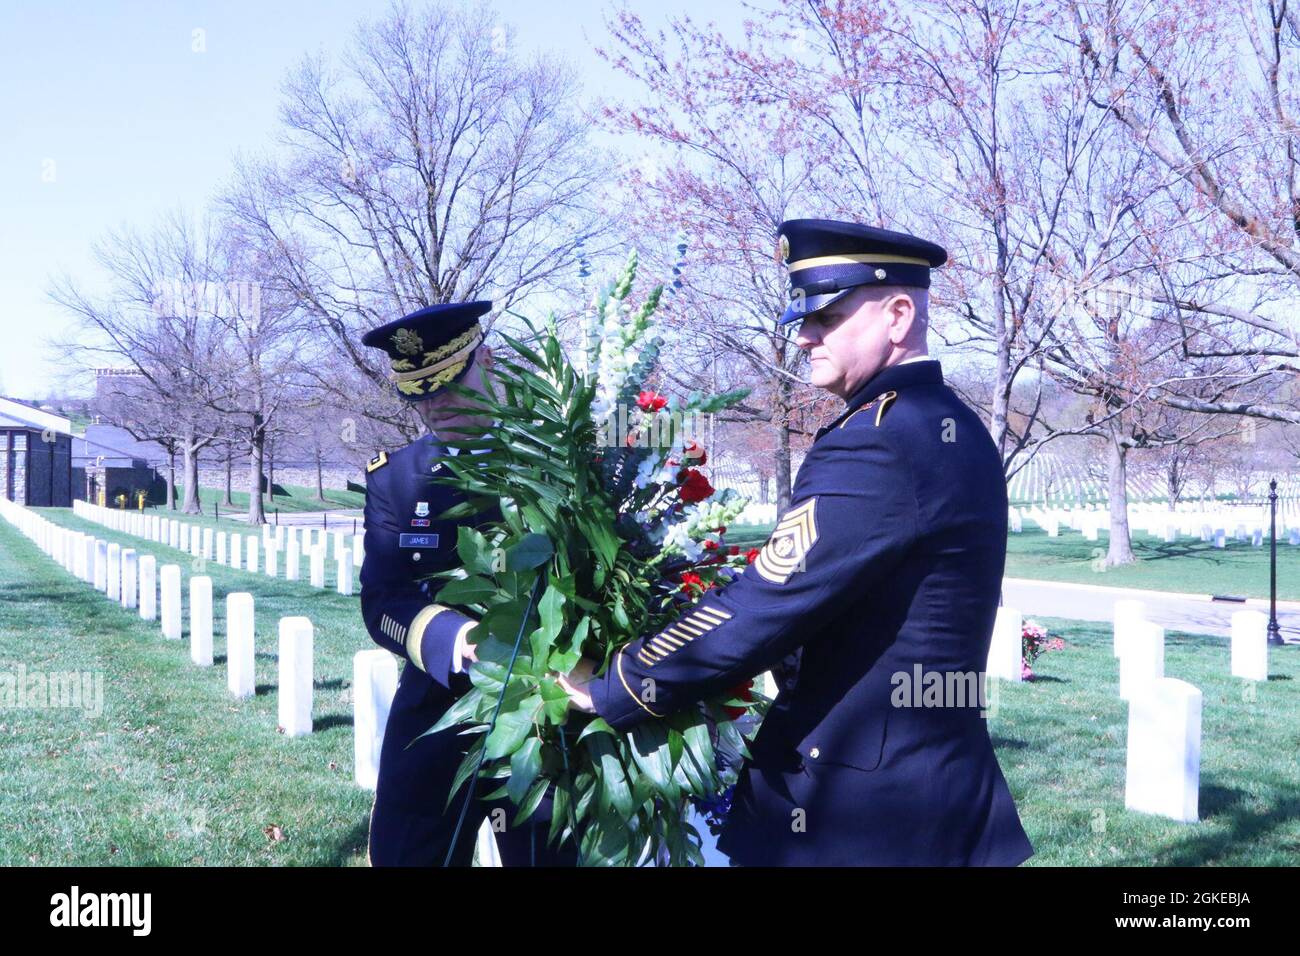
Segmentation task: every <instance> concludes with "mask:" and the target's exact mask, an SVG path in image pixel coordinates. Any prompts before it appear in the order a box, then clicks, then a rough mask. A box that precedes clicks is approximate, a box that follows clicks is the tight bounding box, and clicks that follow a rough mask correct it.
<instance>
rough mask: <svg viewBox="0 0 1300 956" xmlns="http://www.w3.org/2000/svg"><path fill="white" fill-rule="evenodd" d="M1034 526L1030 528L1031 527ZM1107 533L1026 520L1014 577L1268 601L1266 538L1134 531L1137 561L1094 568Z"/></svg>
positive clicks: (753, 537) (1011, 546) (1285, 549)
mask: <svg viewBox="0 0 1300 956" xmlns="http://www.w3.org/2000/svg"><path fill="white" fill-rule="evenodd" d="M1031 527H1032V528H1033V530H1030V529H1031ZM772 528H773V525H770V524H769V525H733V526H732V527H730V528H728V529H727V543H728V544H736V545H740V547H741V549H742V550H743V549H745V548H750V547H762V545H763V542H764V541H766V540H767V536H768V535H769V534H771V533H772ZM1106 539H1107V534H1106V532H1105V531H1103V532H1102V534H1101V538H1100V540H1098V541H1088V540H1087V539H1085V538H1084V536H1083V534H1082V533H1081V532H1079V531H1062V532H1061V534H1060V536H1059V537H1056V538H1049V537H1048V536H1047V532H1046V531H1043V530H1041V529H1039V528H1037V527H1033V525H1032V524H1031V523H1030V522H1025V530H1024V531H1023V532H1022V533H1020V534H1009V535H1007V569H1006V576H1007V577H1009V578H1032V579H1034V580H1040V581H1063V582H1068V583H1073V584H1096V585H1100V586H1103V587H1115V588H1141V589H1143V590H1148V591H1173V592H1182V593H1186V594H1224V595H1229V594H1230V595H1235V596H1238V597H1251V598H1264V599H1266V600H1267V598H1268V542H1267V540H1265V543H1264V546H1263V547H1262V548H1255V547H1252V546H1251V545H1250V543H1249V542H1241V541H1233V540H1232V539H1229V540H1228V546H1227V547H1226V548H1216V547H1214V545H1213V544H1212V543H1209V544H1207V543H1205V542H1203V541H1201V540H1200V539H1199V538H1188V537H1181V538H1179V540H1178V543H1177V544H1165V543H1164V542H1163V541H1161V540H1159V539H1157V538H1153V537H1151V536H1150V535H1147V534H1146V533H1144V532H1141V531H1139V532H1136V533H1135V534H1134V535H1133V554H1134V556H1135V557H1136V558H1137V559H1138V560H1137V563H1136V564H1131V565H1126V566H1124V567H1118V568H1111V569H1109V570H1107V571H1099V570H1096V569H1095V568H1094V567H1093V564H1094V562H1095V561H1096V559H1097V557H1098V556H1104V555H1105V553H1106ZM1277 596H1278V600H1280V601H1300V548H1297V547H1293V546H1292V545H1289V544H1287V543H1286V539H1285V538H1282V539H1280V540H1279V541H1278V546H1277Z"/></svg>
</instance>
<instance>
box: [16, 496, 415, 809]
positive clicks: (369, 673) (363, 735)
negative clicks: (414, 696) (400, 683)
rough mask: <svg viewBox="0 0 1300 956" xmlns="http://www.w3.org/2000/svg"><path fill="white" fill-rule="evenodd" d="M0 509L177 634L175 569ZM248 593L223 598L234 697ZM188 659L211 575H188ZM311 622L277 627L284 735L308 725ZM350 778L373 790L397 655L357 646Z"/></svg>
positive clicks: (196, 642)
mask: <svg viewBox="0 0 1300 956" xmlns="http://www.w3.org/2000/svg"><path fill="white" fill-rule="evenodd" d="M0 514H2V515H3V516H4V518H5V519H6V520H7V521H9V522H10V523H11V524H13V525H14V526H15V527H17V528H18V529H19V531H21V532H22V533H23V534H24V535H26V536H27V537H28V538H30V539H31V540H32V541H34V542H35V543H36V544H37V546H38V547H39V548H40V549H41V550H42V551H44V552H45V553H46V554H47V555H49V556H50V557H51V558H53V559H54V560H55V561H56V562H58V563H59V564H61V565H62V566H63V567H64V568H65V569H66V570H67V571H69V572H70V573H71V574H73V575H74V576H75V577H77V578H78V579H79V580H81V581H84V582H86V583H87V584H89V585H91V586H92V587H94V588H95V590H96V591H99V592H100V593H102V594H103V595H104V596H105V597H106V598H108V599H109V600H111V601H114V602H116V603H119V604H120V605H121V606H122V607H123V608H125V609H133V610H135V611H136V612H137V613H138V615H139V616H140V617H141V618H142V619H144V620H146V621H153V620H158V621H159V628H160V631H161V633H162V636H163V637H164V638H165V639H167V640H177V641H178V640H180V639H181V637H182V627H181V623H182V613H183V608H182V603H181V569H180V566H179V565H175V564H165V565H163V566H162V567H158V566H157V561H156V559H155V558H154V556H153V555H151V554H138V553H137V552H136V551H135V550H134V549H132V548H122V547H121V546H120V545H118V544H115V543H111V542H106V541H103V540H100V539H96V538H94V537H92V536H91V535H87V534H84V533H83V532H80V531H74V530H72V529H70V528H65V527H63V526H62V525H58V524H55V523H54V522H52V521H49V520H48V519H46V518H45V517H43V516H41V515H38V514H36V513H35V512H33V511H31V510H30V509H28V508H26V507H24V506H22V505H17V504H15V503H13V502H11V501H8V500H7V499H4V498H0ZM254 620H255V619H254V602H253V595H251V594H248V593H246V592H237V593H232V594H228V595H226V686H227V688H228V689H229V691H230V693H231V694H232V695H233V696H235V697H236V698H240V699H244V698H248V697H252V696H253V695H254V693H255V688H256V684H255V679H254V678H255V661H256V656H255V644H256V641H255V624H254ZM189 622H190V660H191V661H193V662H194V663H195V664H196V665H198V666H200V667H211V666H212V664H213V655H212V643H213V617H212V579H211V578H210V577H207V576H206V575H195V576H193V577H191V578H190V579H189ZM313 636H314V634H313V627H312V623H311V621H310V619H308V618H306V617H283V618H281V619H280V627H279V706H278V720H279V724H280V726H281V727H282V728H283V729H284V732H285V734H286V735H288V736H290V737H296V736H302V735H304V734H309V733H311V730H312V718H311V709H312V686H313V683H312V666H313ZM353 677H354V687H355V688H356V693H355V696H354V707H355V715H354V718H355V720H354V723H355V729H356V741H355V751H356V780H357V782H358V783H360V784H362V785H363V786H368V787H370V788H371V789H373V788H374V786H375V782H376V780H377V778H378V777H377V775H378V768H379V752H380V744H381V743H382V741H383V733H384V727H385V726H386V724H387V722H388V712H389V710H390V708H391V706H392V700H393V695H394V694H395V693H396V692H397V659H396V658H395V657H394V656H393V655H392V654H390V653H389V652H388V651H385V650H378V649H377V650H371V651H361V652H359V653H358V654H357V655H356V658H355V660H354V663H353Z"/></svg>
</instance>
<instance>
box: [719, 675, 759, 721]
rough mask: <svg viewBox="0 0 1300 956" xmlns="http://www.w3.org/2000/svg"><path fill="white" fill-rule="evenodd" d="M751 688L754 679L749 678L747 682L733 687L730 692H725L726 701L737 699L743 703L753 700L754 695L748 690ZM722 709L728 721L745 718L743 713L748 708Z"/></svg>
mask: <svg viewBox="0 0 1300 956" xmlns="http://www.w3.org/2000/svg"><path fill="white" fill-rule="evenodd" d="M753 686H754V678H752V677H751V678H750V679H749V680H747V681H745V683H743V684H737V685H736V686H735V687H733V688H731V690H729V691H727V699H728V700H734V699H736V698H739V699H741V700H743V701H752V700H753V699H754V695H753V694H752V693H751V692H750V688H752V687H753ZM722 709H723V710H725V711H726V712H727V718H728V719H729V720H738V719H740V718H741V717H743V716H745V711H747V710H748V709H749V708H748V707H723V708H722Z"/></svg>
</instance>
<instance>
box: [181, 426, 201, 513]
mask: <svg viewBox="0 0 1300 956" xmlns="http://www.w3.org/2000/svg"><path fill="white" fill-rule="evenodd" d="M181 461H182V465H183V467H184V481H185V501H184V502H183V503H182V504H181V511H182V512H184V513H185V514H187V515H196V514H198V513H199V512H200V511H201V510H202V508H201V507H200V505H199V453H198V449H197V448H195V447H194V434H193V432H190V433H189V434H187V435H186V436H185V441H184V442H183V443H182V444H181Z"/></svg>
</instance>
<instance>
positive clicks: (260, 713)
mask: <svg viewBox="0 0 1300 956" xmlns="http://www.w3.org/2000/svg"><path fill="white" fill-rule="evenodd" d="M63 516H64V520H63V522H62V523H64V524H66V525H68V526H73V527H81V528H84V529H86V530H90V529H92V528H93V529H94V531H95V533H96V534H98V535H99V536H100V537H102V538H105V539H107V540H111V541H117V542H119V543H122V544H129V545H130V546H131V547H134V548H136V549H137V550H141V551H146V552H150V553H153V554H155V555H157V556H158V559H159V563H160V564H162V563H166V562H173V563H179V564H180V565H181V567H182V572H183V576H184V577H185V578H187V579H188V577H189V575H190V573H191V568H190V564H189V561H190V560H192V559H188V556H185V555H181V554H180V553H179V552H177V551H174V550H172V549H170V548H165V547H162V546H159V545H154V544H150V543H148V542H144V541H142V540H141V539H138V538H130V537H129V536H126V535H119V534H115V533H113V532H109V531H107V529H104V528H102V527H99V526H97V525H91V524H90V523H89V522H82V521H80V520H79V519H76V518H73V517H72V516H71V514H70V513H69V512H66V511H65V512H63ZM330 564H332V562H327V568H328V567H329V566H330ZM205 573H207V574H208V575H209V576H211V577H212V579H213V605H214V607H213V611H214V618H215V620H214V648H213V652H214V656H215V658H216V666H214V667H211V668H199V667H196V666H194V665H193V664H191V663H190V661H189V633H188V590H187V589H188V584H187V583H184V582H183V584H182V592H183V594H185V595H186V609H185V610H186V613H185V615H184V617H185V625H186V631H185V636H184V639H183V640H182V641H180V642H172V641H165V640H164V639H163V638H162V636H161V633H160V631H159V628H158V623H157V622H156V621H154V622H149V621H142V620H141V619H140V618H139V617H138V616H137V615H136V612H134V611H127V610H125V609H122V608H121V607H119V606H117V605H115V604H112V603H110V602H109V601H108V600H107V599H105V598H104V597H102V596H101V595H99V594H98V593H97V592H95V591H94V590H92V589H91V588H90V587H88V586H87V585H85V584H83V583H81V582H79V581H77V580H76V579H75V578H73V577H72V575H70V574H68V573H67V572H66V571H64V570H63V568H62V567H60V566H59V565H57V564H55V563H54V562H53V561H52V560H50V559H49V558H47V557H46V556H45V555H44V554H42V553H41V552H40V551H39V550H38V549H37V548H36V546H35V545H34V544H32V543H31V542H29V541H27V539H25V538H23V537H22V536H21V535H20V534H19V533H18V532H17V531H16V530H15V529H14V528H13V527H12V526H10V525H9V524H8V523H6V522H0V671H3V672H6V673H15V672H16V667H17V666H18V665H19V664H22V665H24V666H25V667H26V669H27V672H28V673H32V672H36V671H68V670H77V671H89V672H93V673H96V674H102V675H103V683H104V702H103V714H102V716H99V717H91V716H90V715H88V714H86V713H83V712H82V711H79V710H71V709H5V710H0V739H2V740H3V741H4V746H3V747H0V779H3V780H4V790H3V795H2V796H0V865H9V864H24V863H36V864H41V865H60V864H73V863H76V864H91V865H97V864H124V865H140V866H150V865H163V866H170V865H191V864H206V865H218V864H228V865H250V864H256V865H261V864H302V865H326V866H335V865H353V864H364V863H365V853H366V840H367V826H368V822H369V814H370V805H371V801H372V794H371V793H370V792H369V791H366V790H363V789H361V788H360V787H357V786H356V785H355V784H354V783H353V782H352V761H353V749H352V747H353V745H352V705H351V698H350V693H351V675H352V655H353V654H354V653H356V652H357V651H358V650H368V649H371V648H373V647H374V646H375V645H374V644H373V643H372V642H371V640H370V638H369V636H368V635H367V634H366V632H365V630H364V628H363V626H362V623H361V617H360V611H359V607H358V602H357V599H356V598H347V597H342V596H340V595H338V594H336V593H334V592H333V591H318V590H316V589H314V588H312V587H310V586H309V585H306V584H299V583H291V582H286V581H284V580H278V581H276V580H273V579H270V578H267V577H265V576H264V575H262V576H254V575H250V574H248V573H246V572H243V571H233V570H230V569H227V568H223V567H220V566H218V565H215V564H209V565H208V566H207V568H206V572H205ZM331 578H332V574H331ZM232 591H251V592H253V593H254V595H255V600H256V616H257V624H256V627H257V629H256V634H257V646H258V652H257V665H256V666H257V674H256V677H257V695H256V696H255V697H254V698H253V699H251V700H245V701H236V700H234V699H232V698H231V697H230V695H229V694H228V693H227V691H226V684H225V679H226V675H225V668H224V666H223V665H224V656H225V641H224V633H225V596H226V594H227V593H230V592H232ZM295 614H301V615H306V616H307V617H309V618H311V620H312V623H313V624H314V625H315V639H314V652H315V675H316V679H315V688H316V690H315V701H314V707H313V716H314V719H315V732H314V733H312V734H311V735H310V736H308V737H302V738H296V739H289V738H286V737H284V736H282V735H280V734H279V733H277V732H276V697H277V692H276V687H277V681H278V678H277V672H276V647H277V640H278V637H277V634H278V622H279V619H280V617H282V616H287V615H295ZM268 827H279V828H280V830H281V831H282V832H283V834H284V839H283V840H278V841H276V840H272V839H270V838H269V837H268V836H267V835H266V834H265V832H264V831H265V830H266V828H268Z"/></svg>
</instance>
